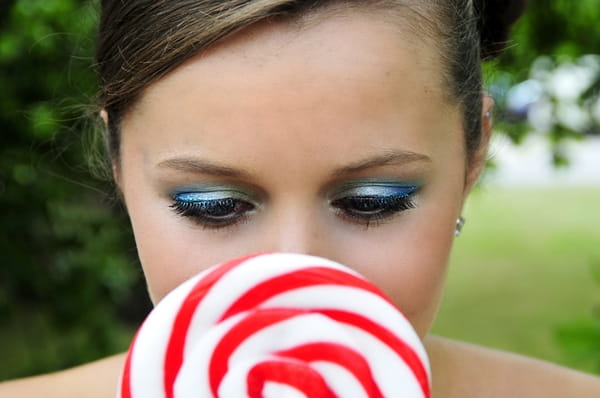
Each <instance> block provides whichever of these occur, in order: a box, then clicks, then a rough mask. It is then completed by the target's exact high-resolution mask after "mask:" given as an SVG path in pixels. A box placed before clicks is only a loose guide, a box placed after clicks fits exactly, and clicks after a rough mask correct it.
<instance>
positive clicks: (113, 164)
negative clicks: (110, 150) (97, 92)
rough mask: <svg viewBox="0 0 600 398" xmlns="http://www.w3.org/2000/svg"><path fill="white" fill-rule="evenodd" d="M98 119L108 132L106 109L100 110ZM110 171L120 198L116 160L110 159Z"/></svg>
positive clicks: (119, 179)
mask: <svg viewBox="0 0 600 398" xmlns="http://www.w3.org/2000/svg"><path fill="white" fill-rule="evenodd" d="M100 119H102V121H103V122H104V129H105V131H108V129H109V124H108V112H107V111H106V109H101V110H100ZM111 170H112V175H113V179H114V181H115V185H116V186H117V190H118V193H119V195H120V196H122V194H121V171H120V167H119V160H118V159H111Z"/></svg>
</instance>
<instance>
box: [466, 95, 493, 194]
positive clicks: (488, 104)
mask: <svg viewBox="0 0 600 398" xmlns="http://www.w3.org/2000/svg"><path fill="white" fill-rule="evenodd" d="M481 103H482V106H481V141H480V142H479V147H478V148H477V150H476V151H475V153H474V154H473V156H472V157H471V159H470V161H469V162H468V164H467V171H466V180H465V192H464V193H465V196H466V195H467V194H468V193H469V192H470V191H471V189H472V188H473V186H474V185H475V183H476V182H477V180H478V179H479V176H480V175H481V172H482V171H483V169H484V167H485V163H486V160H487V154H488V147H489V144H490V137H491V135H492V126H493V120H492V109H493V108H494V99H493V98H492V97H491V96H490V95H489V94H484V95H483V98H482V101H481Z"/></svg>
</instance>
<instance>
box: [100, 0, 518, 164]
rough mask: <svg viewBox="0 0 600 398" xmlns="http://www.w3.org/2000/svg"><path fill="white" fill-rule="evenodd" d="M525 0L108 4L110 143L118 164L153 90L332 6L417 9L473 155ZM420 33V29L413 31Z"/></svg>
mask: <svg viewBox="0 0 600 398" xmlns="http://www.w3.org/2000/svg"><path fill="white" fill-rule="evenodd" d="M525 2H526V1H525V0H487V1H486V0H373V1H369V2H365V1H360V0H178V1H174V0H127V1H123V0H102V1H101V16H100V26H99V34H98V46H97V53H96V61H97V70H98V74H99V83H100V90H99V97H98V99H99V106H100V107H101V108H103V109H104V110H106V112H107V114H108V129H107V137H106V142H107V146H108V151H109V154H110V157H111V158H112V160H113V161H117V160H118V158H119V147H120V128H119V126H120V122H121V120H122V118H123V116H124V115H125V114H126V113H127V112H128V111H129V110H130V109H131V107H132V106H133V105H134V104H135V102H136V101H137V99H138V98H139V96H140V95H141V93H142V92H143V90H144V89H145V88H146V87H148V86H149V85H150V84H152V83H153V82H155V81H156V80H158V79H160V78H161V77H163V76H165V75H166V74H167V73H169V72H170V71H172V70H174V69H175V68H177V67H178V66H179V65H181V64H182V63H184V62H185V61H186V60H188V59H190V58H192V57H193V56H195V55H197V54H198V53H200V52H202V51H204V50H206V49H208V48H210V47H211V46H212V45H214V44H215V43H216V42H218V41H220V40H223V39H224V38H227V37H228V36H230V35H232V34H234V33H236V32H239V31H241V30H243V29H244V28H247V27H249V26H250V25H253V24H255V23H258V22H261V21H267V20H273V19H277V20H286V19H294V18H300V17H302V16H304V15H306V14H308V13H314V12H318V11H319V10H320V9H323V8H325V7H329V6H334V5H335V6H348V7H353V8H360V9H368V10H373V11H377V10H381V11H384V12H385V11H388V10H400V9H404V10H408V11H413V12H411V13H410V15H407V16H406V17H405V18H403V21H402V22H406V21H408V20H409V19H410V18H415V19H421V20H420V21H416V22H415V21H413V23H412V24H411V25H413V26H418V28H417V29H426V30H429V31H428V32H422V33H425V34H427V35H430V36H431V35H433V37H436V38H438V39H439V40H436V42H439V43H440V44H439V46H440V48H439V51H440V53H441V54H442V59H443V60H444V63H445V65H443V66H444V68H445V71H446V76H445V80H446V81H447V82H448V86H449V87H448V88H449V90H450V93H451V94H452V97H454V98H455V100H456V101H457V102H458V104H459V105H460V106H461V108H462V110H463V125H464V130H465V146H466V151H467V156H468V157H470V156H471V155H472V154H473V152H474V151H475V150H476V149H477V147H478V146H479V144H480V140H481V112H480V110H481V96H482V92H481V85H482V82H481V62H482V60H486V59H490V58H493V57H495V56H496V55H498V54H499V53H500V52H501V51H502V50H503V49H504V47H505V45H506V43H507V40H508V32H509V29H510V26H511V25H512V23H513V22H514V21H515V20H516V19H517V18H518V17H519V16H520V14H521V13H522V11H523V9H524V7H525ZM413 29H414V28H413Z"/></svg>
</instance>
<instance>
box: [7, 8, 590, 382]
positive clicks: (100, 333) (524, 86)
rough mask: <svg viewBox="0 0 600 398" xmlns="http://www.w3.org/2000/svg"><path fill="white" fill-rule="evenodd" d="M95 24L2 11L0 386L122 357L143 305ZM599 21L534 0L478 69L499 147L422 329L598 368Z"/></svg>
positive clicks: (78, 15)
mask: <svg viewBox="0 0 600 398" xmlns="http://www.w3.org/2000/svg"><path fill="white" fill-rule="evenodd" d="M96 20H97V4H96V2H89V1H82V0H43V1H42V0H2V1H1V2H0V131H1V134H0V206H1V211H0V353H1V356H2V358H3V360H2V361H0V380H5V379H10V378H15V377H22V376H28V375H32V374H37V373H41V372H48V371H54V370H58V369H63V368H66V367H70V366H73V365H77V364H80V363H83V362H86V361H90V360H93V359H96V358H100V357H102V356H106V355H108V354H112V353H116V352H120V351H123V350H125V349H126V348H127V346H128V343H129V340H130V339H131V337H132V335H133V333H134V331H135V329H136V328H137V326H138V325H139V323H140V321H141V320H142V319H143V317H144V316H145V314H146V313H147V311H148V310H149V308H150V303H149V300H148V298H147V295H146V292H145V286H144V282H143V277H142V274H141V271H140V268H139V265H138V263H137V259H136V253H135V246H134V242H133V238H132V234H131V231H130V228H129V225H128V223H127V219H126V216H125V214H124V211H123V209H122V208H121V207H120V205H119V202H118V200H117V198H116V195H115V193H114V188H113V186H112V184H111V183H110V181H109V179H108V178H106V175H105V174H103V173H102V171H101V170H102V161H101V160H99V159H101V152H102V151H101V146H102V145H101V143H100V142H101V140H99V137H97V136H96V135H95V134H94V132H95V130H96V129H95V126H94V122H93V121H91V120H93V118H90V117H89V115H90V114H92V113H93V112H95V109H94V96H95V87H96V83H95V76H94V67H93V55H92V54H93V50H94V36H95V24H96ZM598 21H600V0H579V1H570V0H537V1H536V0H531V1H530V7H529V9H528V11H527V13H526V15H525V16H524V17H523V18H522V19H521V20H520V21H519V22H518V24H517V25H516V26H515V28H514V30H513V40H512V41H511V43H509V50H508V51H507V52H506V53H505V54H504V55H503V56H502V58H501V59H500V60H497V61H494V62H493V63H491V64H488V65H486V67H485V75H486V87H487V90H488V91H489V92H491V93H492V94H493V96H494V97H495V99H496V103H497V107H496V111H495V121H496V128H495V129H496V138H495V141H494V143H493V148H492V153H491V161H490V166H489V167H488V170H487V173H486V175H485V176H484V178H483V181H482V182H481V184H480V186H479V187H478V189H477V191H476V192H475V193H474V194H473V195H472V197H471V199H470V200H469V203H468V204H467V208H466V210H465V216H466V218H467V225H466V227H465V230H464V233H463V235H462V236H461V237H460V238H459V239H458V240H457V242H456V247H455V250H454V253H453V257H452V260H451V269H450V275H449V283H448V286H447V289H446V297H445V299H444V302H443V304H442V308H441V310H440V314H439V317H438V320H437V322H436V324H435V326H434V332H435V333H438V334H441V335H444V336H448V337H452V338H457V339H461V340H466V341H471V342H475V343H480V344H484V345H488V346H492V347H498V348H502V349H506V350H510V351H515V352H519V353H523V354H527V355H531V356H535V357H539V358H543V359H547V360H551V361H554V362H557V363H559V364H563V365H566V366H570V367H574V368H577V369H582V370H585V371H589V372H595V373H598V374H600V24H599V23H598ZM93 170H95V171H93Z"/></svg>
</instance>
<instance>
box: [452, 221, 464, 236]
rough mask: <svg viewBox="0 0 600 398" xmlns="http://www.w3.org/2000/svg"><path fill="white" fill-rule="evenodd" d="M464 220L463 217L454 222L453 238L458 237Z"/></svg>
mask: <svg viewBox="0 0 600 398" xmlns="http://www.w3.org/2000/svg"><path fill="white" fill-rule="evenodd" d="M465 222H466V220H465V218H464V217H463V216H460V217H458V219H457V220H456V229H454V236H460V233H461V232H462V229H463V227H464V226H465Z"/></svg>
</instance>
